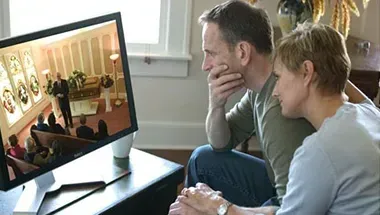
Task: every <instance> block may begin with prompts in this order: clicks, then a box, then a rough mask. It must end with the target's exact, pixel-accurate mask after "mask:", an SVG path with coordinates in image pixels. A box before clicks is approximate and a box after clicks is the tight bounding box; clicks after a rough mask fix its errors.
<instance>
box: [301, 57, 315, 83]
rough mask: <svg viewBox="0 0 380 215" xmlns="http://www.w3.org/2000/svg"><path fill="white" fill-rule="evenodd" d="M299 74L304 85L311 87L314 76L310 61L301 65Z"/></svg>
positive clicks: (312, 65)
mask: <svg viewBox="0 0 380 215" xmlns="http://www.w3.org/2000/svg"><path fill="white" fill-rule="evenodd" d="M301 72H302V75H303V79H304V85H305V86H309V85H311V84H312V83H313V80H314V76H315V75H316V73H315V70H314V64H313V62H311V61H310V60H305V61H304V62H303V63H302V66H301Z"/></svg>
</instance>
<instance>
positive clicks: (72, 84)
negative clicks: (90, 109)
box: [67, 69, 87, 90]
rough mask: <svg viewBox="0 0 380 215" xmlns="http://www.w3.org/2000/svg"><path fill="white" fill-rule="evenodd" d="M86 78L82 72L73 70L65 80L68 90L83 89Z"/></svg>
mask: <svg viewBox="0 0 380 215" xmlns="http://www.w3.org/2000/svg"><path fill="white" fill-rule="evenodd" d="M86 78H87V75H86V74H85V73H84V72H82V71H80V70H78V69H76V70H74V71H73V73H72V74H71V75H70V76H69V78H68V80H67V82H68V85H69V88H71V89H78V90H79V89H80V88H82V87H84V83H85V82H86Z"/></svg>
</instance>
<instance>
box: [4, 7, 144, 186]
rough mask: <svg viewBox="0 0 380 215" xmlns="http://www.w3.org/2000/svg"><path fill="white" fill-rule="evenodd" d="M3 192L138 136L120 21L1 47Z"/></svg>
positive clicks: (102, 20)
mask: <svg viewBox="0 0 380 215" xmlns="http://www.w3.org/2000/svg"><path fill="white" fill-rule="evenodd" d="M0 101H1V104H0V131H1V138H0V141H1V143H2V145H3V147H2V149H1V150H3V151H2V152H1V155H0V170H1V177H0V189H1V190H9V189H11V188H14V187H16V186H18V185H20V184H23V183H25V182H27V181H29V180H32V179H34V178H36V177H38V176H40V175H42V174H44V173H46V172H48V171H51V170H53V169H55V168H57V167H59V166H62V165H64V164H66V163H68V162H70V161H73V160H75V159H76V158H78V157H81V156H83V155H85V154H87V153H90V152H92V151H94V150H96V149H98V148H100V147H102V146H104V145H106V144H109V143H111V142H113V141H116V140H117V139H120V138H121V137H123V136H126V135H128V134H130V133H132V132H134V131H136V130H137V121H136V115H135V108H134V101H133V93H132V86H131V80H130V73H129V66H128V59H127V52H126V47H125V38H124V33H123V28H122V23H121V16H120V13H112V14H107V15H103V16H99V17H96V18H92V19H88V20H84V21H80V22H75V23H71V24H67V25H63V26H59V27H55V28H51V29H46V30H42V31H38V32H34V33H30V34H27V35H22V36H17V37H12V38H5V39H2V40H0Z"/></svg>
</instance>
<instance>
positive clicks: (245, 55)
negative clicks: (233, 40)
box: [236, 41, 253, 66]
mask: <svg viewBox="0 0 380 215" xmlns="http://www.w3.org/2000/svg"><path fill="white" fill-rule="evenodd" d="M236 48H237V52H236V53H237V57H238V58H239V59H240V63H241V65H242V66H246V65H247V64H248V63H249V61H250V60H251V54H252V53H251V52H252V51H253V47H252V45H251V44H249V43H248V42H245V41H243V42H239V43H238V44H237V46H236Z"/></svg>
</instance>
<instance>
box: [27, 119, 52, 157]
mask: <svg viewBox="0 0 380 215" xmlns="http://www.w3.org/2000/svg"><path fill="white" fill-rule="evenodd" d="M34 130H36V131H38V128H37V125H32V126H31V127H30V136H31V137H32V138H33V139H34V141H35V142H36V147H37V153H40V152H43V151H44V152H46V153H48V152H49V148H47V147H44V146H42V145H41V143H40V141H39V140H38V137H37V135H36V133H34V132H33V131H34Z"/></svg>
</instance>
